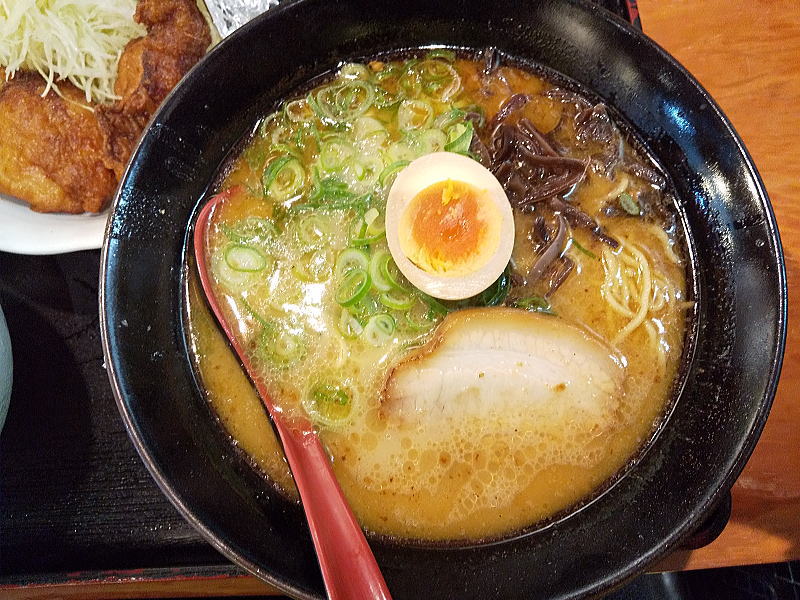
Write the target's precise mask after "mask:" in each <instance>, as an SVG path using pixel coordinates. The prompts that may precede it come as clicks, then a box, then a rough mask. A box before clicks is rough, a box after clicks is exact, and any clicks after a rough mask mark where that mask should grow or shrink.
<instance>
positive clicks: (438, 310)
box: [417, 291, 450, 317]
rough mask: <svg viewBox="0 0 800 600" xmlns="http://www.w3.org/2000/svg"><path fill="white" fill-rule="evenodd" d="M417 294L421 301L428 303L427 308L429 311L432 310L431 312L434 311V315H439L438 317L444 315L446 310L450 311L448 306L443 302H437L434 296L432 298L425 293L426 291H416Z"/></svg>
mask: <svg viewBox="0 0 800 600" xmlns="http://www.w3.org/2000/svg"><path fill="white" fill-rule="evenodd" d="M417 295H418V296H419V298H420V299H421V300H422V301H423V302H424V303H425V304H427V305H428V308H429V309H430V310H431V312H432V313H434V314H435V315H437V316H440V317H443V316H445V315H446V314H447V313H448V312H450V311H449V310H448V308H447V307H446V306H445V305H444V304H442V303H441V302H439V301H438V300H437V299H436V298H434V297H433V296H429V295H428V294H426V293H424V292H421V291H417Z"/></svg>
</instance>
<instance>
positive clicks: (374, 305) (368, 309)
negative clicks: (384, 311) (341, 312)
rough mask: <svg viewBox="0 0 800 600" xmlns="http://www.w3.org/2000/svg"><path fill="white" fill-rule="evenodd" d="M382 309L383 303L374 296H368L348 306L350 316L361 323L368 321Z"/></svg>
mask: <svg viewBox="0 0 800 600" xmlns="http://www.w3.org/2000/svg"><path fill="white" fill-rule="evenodd" d="M380 307H381V303H380V302H379V301H378V299H377V298H376V297H375V296H374V295H373V294H367V295H366V296H364V297H363V298H362V299H361V300H359V301H358V302H356V303H355V304H353V305H352V306H348V307H347V310H348V311H350V314H351V315H353V316H354V317H356V318H358V319H359V320H360V321H361V322H365V321H367V320H368V319H369V318H370V317H371V316H372V315H374V314H375V313H376V312H378V310H379V309H380Z"/></svg>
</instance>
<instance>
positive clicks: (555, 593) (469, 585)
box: [101, 0, 786, 599]
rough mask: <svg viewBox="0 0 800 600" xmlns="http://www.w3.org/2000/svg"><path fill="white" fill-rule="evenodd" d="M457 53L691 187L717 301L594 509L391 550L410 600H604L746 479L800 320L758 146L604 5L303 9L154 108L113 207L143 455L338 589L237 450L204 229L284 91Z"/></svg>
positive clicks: (220, 542) (258, 30)
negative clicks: (584, 108) (495, 66)
mask: <svg viewBox="0 0 800 600" xmlns="http://www.w3.org/2000/svg"><path fill="white" fill-rule="evenodd" d="M442 46H443V47H448V48H454V49H460V50H464V51H476V52H479V51H481V50H483V49H485V48H496V49H497V50H498V51H500V52H501V53H502V54H503V55H505V56H507V57H509V58H510V59H513V60H515V61H517V62H519V63H520V64H522V65H525V64H530V65H538V66H541V67H542V68H544V69H545V70H549V71H550V72H552V73H553V74H554V75H556V76H557V77H559V78H562V79H563V80H564V81H566V82H569V84H570V85H573V86H574V87H575V88H577V89H580V90H583V91H584V93H585V94H586V95H587V96H589V97H590V98H595V99H598V100H602V101H604V102H605V103H607V104H608V105H609V106H610V107H611V109H612V110H613V111H614V114H615V116H616V117H617V119H618V120H619V121H620V122H621V123H624V124H625V125H626V127H627V128H628V129H629V130H630V131H631V133H632V135H633V136H635V137H636V138H638V140H639V142H640V143H641V144H642V146H643V147H644V148H645V149H646V150H647V151H648V152H649V153H651V154H652V155H653V157H655V159H656V160H657V161H658V163H659V164H660V165H662V166H663V168H664V169H665V171H666V173H667V174H668V176H669V177H670V179H671V180H672V182H673V183H674V187H675V193H676V195H677V198H678V201H677V205H678V206H677V209H678V212H679V214H680V217H681V220H682V222H683V223H684V225H685V228H686V231H687V233H688V238H689V242H690V244H689V247H690V252H689V255H690V256H689V260H690V263H691V265H690V268H689V271H690V275H691V276H690V280H691V286H692V293H693V299H694V300H695V302H696V311H695V317H694V319H693V321H692V327H691V330H692V332H691V336H690V339H689V343H688V344H687V348H688V350H687V352H686V353H685V361H684V366H683V370H682V374H681V378H680V385H679V386H678V389H677V398H676V400H675V401H674V402H673V403H672V405H671V408H670V410H669V411H668V414H667V415H666V417H665V419H664V420H663V422H662V424H661V426H660V428H659V430H658V431H657V433H656V435H655V437H654V438H653V440H652V441H651V442H650V443H649V445H647V446H646V448H645V449H644V451H643V452H641V453H640V454H639V455H638V456H637V457H636V459H635V461H634V462H633V463H632V464H631V465H630V466H629V468H627V469H625V470H624V473H623V474H622V475H621V476H620V477H618V478H616V479H615V480H614V481H613V484H612V485H608V486H606V488H605V489H604V490H603V491H602V493H601V494H599V495H597V496H596V497H594V498H593V499H592V501H591V502H588V503H584V504H583V505H581V506H580V507H579V508H576V509H575V510H571V511H567V512H566V513H565V514H563V515H561V516H560V518H558V519H555V520H551V521H549V522H548V523H547V524H546V525H543V526H541V527H532V528H530V529H529V530H525V531H522V532H519V533H518V534H515V535H511V536H507V537H504V538H502V539H496V540H492V541H491V542H486V543H478V542H476V543H471V544H463V543H462V544H457V545H447V544H420V543H416V544H409V543H400V542H397V541H393V540H389V539H380V538H373V539H372V547H373V550H374V552H375V555H376V558H377V560H378V563H379V565H380V566H381V569H382V571H383V573H384V575H385V577H386V580H387V583H388V585H389V588H390V590H391V591H392V593H393V595H394V597H395V598H397V599H401V598H418V597H422V596H423V595H424V596H425V597H429V598H432V599H439V598H442V599H443V598H463V597H475V598H532V597H535V598H539V597H541V598H580V597H592V596H598V595H601V594H602V593H604V592H606V591H608V590H609V589H611V588H613V587H615V586H617V585H620V584H621V583H622V582H624V581H625V580H627V579H628V578H630V577H632V576H634V575H635V574H637V573H639V572H641V571H642V570H643V569H644V568H645V567H646V566H647V565H649V564H651V563H652V562H653V561H655V560H657V559H658V558H659V557H662V556H663V555H665V554H666V553H667V552H669V551H670V550H671V549H674V548H675V547H677V546H678V545H679V544H680V543H681V541H682V540H684V539H685V538H686V537H687V536H688V535H690V534H691V533H692V532H693V531H694V530H695V529H696V528H697V526H698V525H699V524H700V522H701V521H702V519H703V518H704V516H705V515H706V514H707V513H708V512H709V511H710V510H711V509H712V508H713V507H714V505H715V504H716V503H717V502H718V501H719V499H720V498H721V497H722V496H723V495H724V494H725V493H726V492H727V491H728V489H729V488H730V486H731V485H732V483H733V481H734V480H735V478H736V477H737V476H738V474H739V473H740V472H741V469H742V468H743V466H744V464H745V462H746V460H747V458H748V457H749V455H750V453H751V451H752V449H753V447H754V445H755V443H756V441H757V439H758V436H759V434H760V432H761V429H762V427H763V425H764V422H765V420H766V418H767V415H768V412H769V407H770V404H771V401H772V397H773V395H774V392H775V386H776V383H777V378H778V374H779V370H780V364H781V359H782V352H783V344H784V337H785V319H786V317H785V310H786V288H785V275H784V268H783V259H782V253H781V248H780V240H779V237H778V231H777V227H776V224H775V220H774V217H773V214H772V210H771V208H770V205H769V202H768V199H767V196H766V193H765V191H764V188H763V185H762V183H761V181H760V179H759V176H758V173H757V171H756V169H755V167H754V165H753V163H752V160H751V159H750V157H749V155H748V154H747V152H746V150H745V148H744V146H743V145H742V142H741V140H740V139H739V138H738V136H737V135H736V133H735V132H734V130H733V129H732V127H731V125H730V124H729V123H728V121H727V119H726V118H725V117H724V115H723V114H722V113H721V111H720V110H719V108H718V107H717V106H716V104H715V103H714V101H713V100H712V99H711V98H710V97H709V96H708V94H707V93H706V92H705V91H704V90H703V89H702V88H701V87H700V85H699V84H698V83H697V82H696V81H695V80H694V79H693V78H692V77H691V75H689V74H688V73H687V72H686V71H685V70H684V69H683V68H682V67H681V66H680V65H678V64H677V63H676V62H675V61H674V60H673V59H672V58H670V57H669V56H668V55H667V54H666V53H665V52H664V51H663V50H661V49H660V48H659V47H658V46H656V45H655V44H654V43H653V42H652V41H650V40H648V39H647V38H645V37H644V36H643V35H642V34H641V33H639V32H637V31H636V30H634V29H633V28H631V27H630V26H628V25H626V24H624V23H623V22H621V21H620V20H618V19H616V18H614V17H612V16H610V15H609V14H607V13H605V12H604V11H603V10H602V9H599V8H596V7H593V6H591V5H587V4H584V3H579V2H573V1H569V0H542V1H540V2H535V3H530V4H525V5H519V4H518V3H514V2H510V1H508V2H505V1H504V2H499V3H493V4H492V5H485V4H482V3H478V2H466V1H461V2H452V3H446V4H441V3H439V4H437V3H430V2H414V1H412V2H409V3H405V4H403V5H402V7H401V6H398V5H396V4H393V3H390V2H382V1H377V2H375V1H371V2H338V3H331V2H323V1H321V0H299V1H297V2H289V3H287V4H285V5H283V4H282V5H281V6H279V7H277V8H276V9H272V10H270V11H269V12H268V13H266V14H265V15H262V16H261V17H259V18H258V19H256V20H255V21H253V22H251V23H249V24H248V25H246V26H245V27H243V28H242V29H240V30H239V31H237V32H236V33H234V34H233V35H232V36H231V37H229V38H227V39H226V40H224V41H223V42H222V43H221V44H220V45H219V46H218V47H216V48H215V49H214V50H212V51H211V52H210V53H209V55H208V56H207V57H206V58H205V59H204V60H203V61H201V63H199V64H198V65H197V67H196V68H195V69H193V70H192V71H191V72H190V73H189V74H188V75H187V77H186V78H185V80H184V81H183V82H182V83H181V84H180V85H179V86H178V87H177V88H176V89H175V90H174V92H173V93H172V94H171V95H170V97H169V98H168V99H167V101H166V102H165V103H164V105H163V107H162V108H161V110H160V111H159V112H158V114H157V115H155V117H154V118H153V121H152V122H151V124H150V126H149V127H148V129H147V130H146V132H145V134H144V137H143V138H142V141H141V143H140V144H139V147H138V149H137V150H136V152H135V153H134V156H133V158H132V161H131V164H130V166H129V168H128V171H127V173H126V175H125V177H124V179H123V181H122V184H121V186H120V190H119V193H118V195H117V197H116V199H115V201H114V206H113V214H112V217H111V220H110V223H109V227H108V231H107V237H106V242H105V245H104V250H103V272H102V275H101V286H102V288H101V319H102V329H103V342H104V349H105V353H106V364H107V365H108V369H109V375H110V378H111V382H112V385H113V388H114V391H115V395H116V397H117V401H118V404H119V408H120V411H121V414H122V417H123V419H124V421H125V424H126V427H127V429H128V432H129V434H130V436H131V439H132V440H133V443H134V445H135V446H136V448H137V450H138V451H139V453H140V454H141V456H142V458H143V460H144V462H145V464H146V465H147V467H148V468H149V469H150V471H151V473H152V474H153V476H154V478H155V480H156V481H157V483H158V484H159V486H160V487H161V489H162V490H163V491H164V493H165V494H166V495H167V497H168V498H169V499H170V500H171V501H172V502H173V503H174V504H175V506H176V507H177V508H178V509H179V510H180V511H181V513H182V514H183V515H184V517H185V518H186V519H187V520H188V521H189V522H190V523H192V524H193V525H194V526H195V527H196V528H197V529H198V530H199V531H200V532H201V533H202V534H203V535H204V536H205V537H206V538H207V539H208V540H209V542H210V543H211V544H212V545H214V546H215V547H216V548H217V549H218V550H220V551H221V552H222V553H223V554H224V555H225V556H227V557H229V558H230V559H231V560H232V561H234V562H235V563H237V564H239V565H241V566H242V567H244V568H245V569H247V570H248V571H250V572H252V573H253V574H255V575H256V576H258V577H260V578H262V579H263V580H265V581H267V582H269V583H272V584H274V585H275V586H277V587H278V588H279V589H281V590H283V591H285V592H286V593H288V594H290V595H292V596H295V597H298V598H322V597H324V591H323V586H322V580H321V577H320V574H319V570H318V566H317V563H316V558H315V555H314V550H313V546H312V543H311V539H310V536H309V533H308V530H307V527H306V525H305V522H304V520H303V516H302V511H301V509H300V508H299V507H298V506H297V505H296V504H295V503H294V502H292V501H291V500H289V499H287V498H286V497H284V496H283V495H281V494H279V493H277V492H276V491H275V490H274V489H273V488H272V487H271V486H269V485H268V484H267V483H266V482H265V481H264V479H263V477H262V476H261V475H260V474H259V473H258V472H257V471H255V470H254V469H253V468H251V466H250V465H249V463H248V461H247V460H246V459H245V457H243V456H242V454H241V453H240V452H237V451H236V449H235V448H234V447H233V445H232V444H231V441H230V439H229V437H228V435H227V434H226V433H225V431H224V430H223V428H222V427H221V426H220V424H219V422H218V420H217V419H216V418H215V415H214V414H213V412H212V411H211V410H210V408H209V405H208V402H207V400H206V396H205V393H204V390H203V389H202V382H201V380H200V378H199V376H198V374H197V372H196V370H195V368H194V364H193V362H192V360H191V349H190V342H189V336H188V333H187V328H188V326H187V302H186V298H187V285H188V281H189V274H190V271H191V268H192V263H191V244H189V240H190V239H191V233H192V222H193V217H194V215H195V214H196V211H197V209H198V206H199V205H200V204H201V203H202V201H203V200H204V199H205V198H207V196H208V193H210V192H211V191H213V189H214V186H215V185H216V183H217V180H216V178H217V174H218V171H219V169H220V167H221V166H222V165H223V164H224V163H225V161H226V160H227V159H228V157H229V156H230V155H231V153H232V152H236V151H237V148H239V147H240V143H241V141H242V139H244V138H245V137H246V136H247V135H248V134H249V133H250V132H251V131H252V128H253V126H254V125H255V123H257V122H258V119H259V118H260V117H262V116H263V115H265V114H267V113H269V112H271V111H272V110H274V108H275V106H276V105H277V103H278V102H279V101H280V100H282V99H285V98H287V97H290V96H292V95H293V94H294V93H295V92H296V91H297V90H302V89H307V88H308V84H309V82H310V81H312V80H314V79H315V78H317V77H319V76H321V75H323V74H325V73H328V72H330V71H331V70H333V69H334V68H335V67H336V66H337V65H339V64H340V63H342V62H351V61H355V60H364V59H366V60H369V59H370V58H372V57H375V56H379V55H383V54H385V53H391V52H397V51H402V50H408V49H415V48H429V47H442ZM752 307H759V310H758V311H754V310H753V309H752Z"/></svg>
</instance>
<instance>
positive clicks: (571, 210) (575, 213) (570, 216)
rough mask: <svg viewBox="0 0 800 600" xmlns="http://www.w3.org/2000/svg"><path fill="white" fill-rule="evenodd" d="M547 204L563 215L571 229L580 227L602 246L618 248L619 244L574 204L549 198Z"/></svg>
mask: <svg viewBox="0 0 800 600" xmlns="http://www.w3.org/2000/svg"><path fill="white" fill-rule="evenodd" d="M548 202H549V204H550V208H552V209H553V210H554V211H556V212H558V213H560V214H562V215H564V218H566V219H567V221H568V222H569V224H570V225H572V226H573V227H582V228H584V229H588V230H589V231H590V232H591V233H593V234H594V236H595V237H596V238H597V239H598V240H600V241H601V242H603V243H604V244H607V245H609V246H611V247H612V248H618V247H619V242H618V241H617V240H616V239H614V238H613V237H611V236H610V235H608V234H607V233H606V232H605V231H604V230H603V228H602V227H600V225H599V224H598V223H597V221H595V220H594V219H593V218H592V217H590V216H589V215H588V214H586V213H585V212H583V211H582V210H581V209H580V208H578V207H577V206H575V205H574V204H570V203H568V202H566V201H564V200H562V199H561V198H556V197H552V198H550V199H549V201H548Z"/></svg>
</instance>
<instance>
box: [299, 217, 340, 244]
mask: <svg viewBox="0 0 800 600" xmlns="http://www.w3.org/2000/svg"><path fill="white" fill-rule="evenodd" d="M296 231H297V239H298V241H299V242H300V243H301V244H303V245H304V246H311V247H317V246H320V245H321V244H322V243H323V242H324V241H325V238H327V237H328V236H329V235H330V234H331V222H330V220H328V218H327V217H325V216H323V215H320V214H316V213H315V214H310V215H306V216H304V217H303V218H302V219H301V220H300V222H299V223H298V224H297V229H296Z"/></svg>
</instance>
